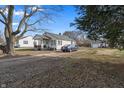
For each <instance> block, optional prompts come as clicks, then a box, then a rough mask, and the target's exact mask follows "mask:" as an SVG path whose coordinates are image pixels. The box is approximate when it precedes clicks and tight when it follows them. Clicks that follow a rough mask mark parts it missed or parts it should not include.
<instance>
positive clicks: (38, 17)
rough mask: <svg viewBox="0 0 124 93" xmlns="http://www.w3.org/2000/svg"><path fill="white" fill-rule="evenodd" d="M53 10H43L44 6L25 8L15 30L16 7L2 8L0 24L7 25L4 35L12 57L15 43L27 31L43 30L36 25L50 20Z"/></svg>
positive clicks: (0, 9)
mask: <svg viewBox="0 0 124 93" xmlns="http://www.w3.org/2000/svg"><path fill="white" fill-rule="evenodd" d="M51 10H54V11H55V9H54V8H53V9H52V8H43V7H42V6H23V9H22V10H21V12H22V14H21V18H20V20H19V21H18V26H17V28H16V29H13V23H14V22H13V21H14V17H15V16H14V12H15V6H14V5H9V6H2V7H1V8H0V16H1V19H0V22H1V23H3V24H4V25H5V29H4V35H5V39H6V45H7V48H8V50H9V54H10V55H14V42H15V41H16V40H18V39H19V38H20V37H22V36H23V35H24V34H25V33H26V32H27V31H38V30H43V29H41V28H40V26H39V28H37V27H36V24H40V25H41V23H42V22H44V21H47V20H50V19H51V15H53V12H50V11H51ZM57 11H58V10H57ZM34 19H35V20H34Z"/></svg>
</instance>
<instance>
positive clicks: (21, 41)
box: [18, 36, 34, 47]
mask: <svg viewBox="0 0 124 93" xmlns="http://www.w3.org/2000/svg"><path fill="white" fill-rule="evenodd" d="M25 41H27V42H28V44H24V42H25ZM18 44H19V47H34V40H33V37H31V36H28V37H25V38H23V39H20V40H19V42H18Z"/></svg>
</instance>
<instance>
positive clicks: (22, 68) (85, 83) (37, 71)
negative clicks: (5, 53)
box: [1, 57, 124, 88]
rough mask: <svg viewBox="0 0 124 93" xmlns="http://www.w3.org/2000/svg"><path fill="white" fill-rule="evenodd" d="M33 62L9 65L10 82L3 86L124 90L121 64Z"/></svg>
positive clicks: (63, 60) (52, 59)
mask: <svg viewBox="0 0 124 93" xmlns="http://www.w3.org/2000/svg"><path fill="white" fill-rule="evenodd" d="M33 59H36V60H35V61H31V62H29V63H26V64H20V65H17V66H16V67H14V66H11V71H10V72H8V73H11V78H12V79H14V80H13V82H12V79H10V80H11V81H10V82H9V83H8V86H7V87H46V88H47V87H60V88H70V87H73V88H78V87H79V88H80V87H85V88H94V87H95V88H96V87H99V88H104V87H106V88H108V87H124V63H119V62H118V63H110V62H109V61H106V62H100V61H99V62H98V61H94V60H91V59H85V58H80V59H79V58H63V57H44V58H41V57H35V58H33ZM33 59H30V60H33ZM12 74H14V77H13V76H12ZM28 75H29V76H28ZM18 76H21V77H22V78H21V77H18ZM15 80H16V81H15ZM1 82H2V81H1Z"/></svg>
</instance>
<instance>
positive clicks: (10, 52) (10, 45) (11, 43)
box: [9, 35, 14, 56]
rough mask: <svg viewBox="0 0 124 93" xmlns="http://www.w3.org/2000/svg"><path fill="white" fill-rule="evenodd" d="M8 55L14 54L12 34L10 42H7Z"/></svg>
mask: <svg viewBox="0 0 124 93" xmlns="http://www.w3.org/2000/svg"><path fill="white" fill-rule="evenodd" d="M9 55H11V56H14V36H13V35H11V36H10V42H9Z"/></svg>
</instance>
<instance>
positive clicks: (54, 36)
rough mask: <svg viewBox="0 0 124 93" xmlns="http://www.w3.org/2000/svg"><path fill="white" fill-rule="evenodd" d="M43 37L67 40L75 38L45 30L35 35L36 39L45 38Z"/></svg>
mask: <svg viewBox="0 0 124 93" xmlns="http://www.w3.org/2000/svg"><path fill="white" fill-rule="evenodd" d="M43 38H47V39H49V38H50V39H53V40H56V39H57V40H67V41H73V39H71V38H69V37H67V36H65V35H58V34H54V33H49V32H45V33H44V34H43V35H35V37H34V39H43Z"/></svg>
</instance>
